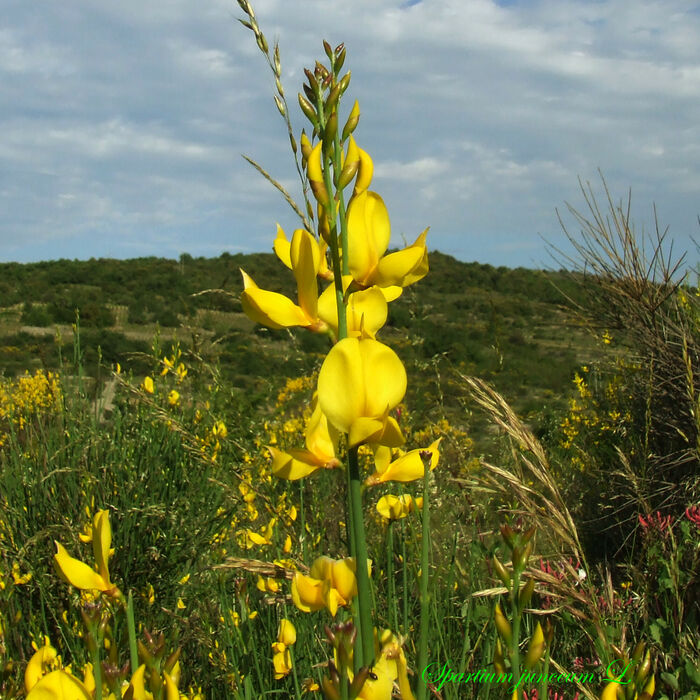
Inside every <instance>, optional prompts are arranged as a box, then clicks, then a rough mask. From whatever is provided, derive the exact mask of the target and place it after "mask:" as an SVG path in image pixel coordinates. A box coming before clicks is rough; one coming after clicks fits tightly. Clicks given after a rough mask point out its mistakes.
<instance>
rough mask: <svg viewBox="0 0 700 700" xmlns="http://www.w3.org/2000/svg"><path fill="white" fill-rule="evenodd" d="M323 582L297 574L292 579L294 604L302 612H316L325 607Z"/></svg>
mask: <svg viewBox="0 0 700 700" xmlns="http://www.w3.org/2000/svg"><path fill="white" fill-rule="evenodd" d="M322 594H323V581H320V580H318V579H315V578H311V577H310V576H305V575H304V574H300V573H296V574H294V578H293V579H292V602H293V603H294V605H296V607H297V608H299V610H301V611H302V612H315V611H316V610H321V608H323V607H325V604H324V602H323V596H322Z"/></svg>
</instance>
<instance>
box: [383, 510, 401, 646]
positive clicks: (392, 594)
mask: <svg viewBox="0 0 700 700" xmlns="http://www.w3.org/2000/svg"><path fill="white" fill-rule="evenodd" d="M386 577H387V580H388V582H389V599H388V600H387V605H388V606H389V610H391V612H392V617H393V625H394V632H396V633H397V634H398V631H399V611H398V610H397V609H396V581H394V521H393V520H389V527H388V529H387V532H386Z"/></svg>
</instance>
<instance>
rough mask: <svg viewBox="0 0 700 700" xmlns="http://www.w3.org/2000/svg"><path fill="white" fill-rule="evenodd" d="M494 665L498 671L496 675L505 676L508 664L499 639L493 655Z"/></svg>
mask: <svg viewBox="0 0 700 700" xmlns="http://www.w3.org/2000/svg"><path fill="white" fill-rule="evenodd" d="M493 665H494V668H495V669H496V673H500V674H505V672H506V662H505V659H504V658H503V645H502V644H501V640H500V639H498V637H497V638H496V649H495V651H494V653H493Z"/></svg>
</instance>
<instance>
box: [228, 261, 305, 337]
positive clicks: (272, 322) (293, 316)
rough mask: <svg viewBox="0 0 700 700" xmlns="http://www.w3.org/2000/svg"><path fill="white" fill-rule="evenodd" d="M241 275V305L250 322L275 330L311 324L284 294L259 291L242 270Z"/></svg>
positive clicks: (299, 308)
mask: <svg viewBox="0 0 700 700" xmlns="http://www.w3.org/2000/svg"><path fill="white" fill-rule="evenodd" d="M241 274H242V275H243V293H242V294H241V305H242V306H243V311H244V312H245V314H246V315H247V316H248V318H250V319H251V320H252V321H255V322H256V323H260V324H261V325H263V326H267V327H268V328H275V329H280V328H290V327H292V326H304V327H305V326H308V325H310V323H311V322H310V320H309V319H308V318H307V316H306V314H305V313H304V311H303V310H302V309H301V307H299V306H297V305H296V304H295V303H294V302H293V301H292V300H291V299H289V298H287V297H286V296H284V294H277V292H268V291H266V290H264V289H260V288H259V287H258V286H257V285H256V284H255V282H254V281H253V280H252V278H251V277H250V276H249V275H247V274H246V273H245V272H243V270H241Z"/></svg>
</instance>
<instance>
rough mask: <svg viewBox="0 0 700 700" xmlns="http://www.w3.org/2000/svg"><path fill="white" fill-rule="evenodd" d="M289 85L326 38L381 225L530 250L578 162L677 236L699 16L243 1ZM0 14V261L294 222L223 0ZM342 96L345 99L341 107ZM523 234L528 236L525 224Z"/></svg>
mask: <svg viewBox="0 0 700 700" xmlns="http://www.w3.org/2000/svg"><path fill="white" fill-rule="evenodd" d="M253 5H254V7H255V10H256V14H257V17H258V20H259V22H260V26H261V28H262V30H263V32H264V33H265V34H266V36H267V38H268V40H269V41H270V43H272V42H273V41H274V40H278V41H279V44H280V50H281V55H282V71H283V83H284V86H285V89H286V93H287V96H288V99H289V102H290V105H292V106H293V109H294V114H293V123H294V125H295V129H296V130H297V132H299V131H300V130H301V127H302V126H303V125H304V121H303V119H302V117H301V114H300V112H298V111H297V107H296V100H295V96H296V93H297V92H298V91H299V90H300V87H301V81H302V78H303V67H304V66H309V65H313V62H314V60H315V59H316V58H320V57H321V56H322V47H321V40H322V39H323V38H326V39H328V40H329V41H330V42H331V43H332V44H334V45H335V44H337V43H339V42H341V41H343V42H345V44H346V46H347V48H348V58H347V62H346V65H347V67H348V68H350V69H351V70H352V82H351V85H350V89H349V93H348V94H349V95H350V96H351V99H354V98H355V97H356V98H358V99H359V101H360V106H361V109H362V118H361V120H360V125H359V127H358V130H357V132H356V138H357V140H358V143H359V144H360V145H361V146H362V147H363V148H365V149H366V150H367V151H368V152H369V153H370V154H371V155H372V157H373V159H374V162H375V167H376V175H375V179H374V183H373V189H375V190H376V191H377V192H379V193H380V194H381V195H382V197H383V198H384V200H385V202H386V204H387V207H388V209H389V214H390V216H391V221H392V232H393V239H392V243H393V245H401V244H402V241H403V240H404V239H405V240H408V241H413V240H414V239H415V237H416V236H417V234H418V233H419V232H420V231H422V230H423V229H424V228H425V227H426V226H430V227H431V230H430V234H429V238H428V240H429V247H430V248H431V249H438V250H441V251H443V252H446V253H450V254H452V255H455V256H456V257H458V258H460V259H462V260H467V261H471V260H477V261H480V262H488V263H491V264H494V265H507V266H511V267H514V266H518V265H522V266H526V267H542V266H548V265H551V264H552V262H551V259H550V258H549V256H548V254H547V249H546V244H545V242H544V240H547V241H549V242H551V243H553V244H555V245H560V246H563V245H565V243H564V239H563V236H562V233H561V229H560V227H559V224H558V221H557V217H556V213H555V208H556V207H559V208H560V209H565V202H570V203H571V204H573V205H574V206H576V207H579V208H581V207H583V206H584V202H583V198H582V195H581V193H580V191H579V184H578V178H579V177H580V178H581V179H582V180H583V181H584V182H585V181H587V180H588V181H591V183H592V185H593V186H594V189H595V190H596V191H597V192H598V193H599V194H601V196H602V191H601V190H600V187H599V184H600V183H599V176H598V169H600V170H602V172H603V173H604V174H605V176H606V179H607V182H608V185H609V187H610V190H611V192H612V193H613V195H614V197H615V198H621V197H623V196H626V194H627V192H628V189H629V188H631V189H632V202H633V213H634V219H635V221H636V224H637V228H638V230H640V231H641V230H649V229H651V228H652V227H653V214H652V203H654V202H655V203H656V206H657V211H658V214H659V219H660V221H661V222H662V224H663V225H664V226H666V225H668V226H669V228H670V235H671V236H672V237H673V238H674V240H675V242H676V249H677V250H688V251H689V254H690V260H691V262H695V261H696V260H697V259H698V255H697V252H696V249H695V245H694V244H693V242H692V240H691V237H694V238H698V233H699V231H698V222H697V216H698V213H700V197H699V194H700V42H698V36H700V13H699V12H698V8H699V6H700V5H699V3H698V2H682V1H677V0H664V1H663V2H662V1H660V0H659V1H657V2H649V1H647V0H609V1H608V0H597V1H589V0H542V1H539V0H528V1H527V2H525V1H523V2H510V1H508V2H506V1H504V0H500V1H499V2H495V1H493V0H468V1H466V2H465V1H464V0H440V1H438V0H422V1H421V2H408V3H407V2H406V1H405V0H395V1H389V0H354V1H353V2H351V3H348V2H330V1H329V0H304V2H298V1H292V0H260V1H259V2H254V3H253ZM3 14H4V22H3V27H2V28H0V260H2V261H11V260H15V261H20V262H26V261H34V260H47V259H55V258H59V257H66V258H89V257H118V258H129V257H139V256H146V255H157V256H164V257H172V258H176V257H178V256H179V255H180V254H181V253H183V252H187V253H190V254H192V255H195V256H198V255H204V256H216V255H219V254H221V253H222V252H224V251H229V252H231V253H236V252H255V251H267V250H270V249H271V244H272V239H273V237H274V234H275V224H276V223H277V222H279V223H280V225H281V226H282V227H283V228H284V229H285V230H287V231H288V232H291V231H292V230H293V229H294V228H296V227H297V225H298V222H297V220H296V219H295V217H294V214H293V212H292V211H291V209H289V207H288V206H287V205H286V204H285V203H284V201H283V200H281V198H279V196H278V194H277V193H276V192H275V191H274V190H273V189H272V188H271V187H270V186H269V185H268V184H267V183H266V182H265V181H264V180H263V179H262V178H261V177H259V176H258V175H257V174H256V173H255V171H253V169H252V168H251V167H250V166H249V165H248V164H247V163H246V162H245V161H244V160H243V159H242V158H241V154H243V153H245V154H247V155H249V156H251V157H252V158H254V159H255V160H257V161H258V162H260V163H261V164H262V165H263V166H264V167H265V168H266V169H267V170H268V171H269V172H271V173H272V174H273V175H274V176H275V177H277V178H278V179H280V181H282V182H283V183H284V184H285V185H286V186H287V187H288V188H289V190H290V191H291V192H292V193H293V194H295V195H298V193H299V184H298V182H297V180H296V179H295V170H294V167H293V163H292V161H291V156H290V152H289V149H288V141H287V138H286V132H285V128H284V124H283V122H282V121H281V119H280V118H279V115H278V114H277V112H276V109H275V106H274V103H273V98H272V95H273V92H274V85H273V79H272V76H271V74H270V72H269V70H268V69H267V66H266V65H265V63H264V60H263V57H262V55H261V54H260V53H259V52H258V49H257V47H256V45H255V42H254V40H253V37H252V35H251V34H250V33H249V32H247V31H246V30H245V29H244V28H243V27H241V26H240V25H239V24H238V23H237V22H236V18H237V17H240V16H242V13H241V12H240V9H239V7H238V4H237V3H236V2H235V0H202V2H199V3H192V2H190V1H189V0H159V2H143V1H142V0H138V2H137V1H136V0H120V2H119V3H113V2H108V1H107V0H66V1H65V2H62V3H54V2H50V1H49V0H36V1H34V2H31V3H30V2H26V0H9V1H7V2H6V3H5V5H4V11H3ZM350 106H351V105H350V103H348V104H347V105H346V108H347V109H349V108H350ZM543 239H544V240H543Z"/></svg>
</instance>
